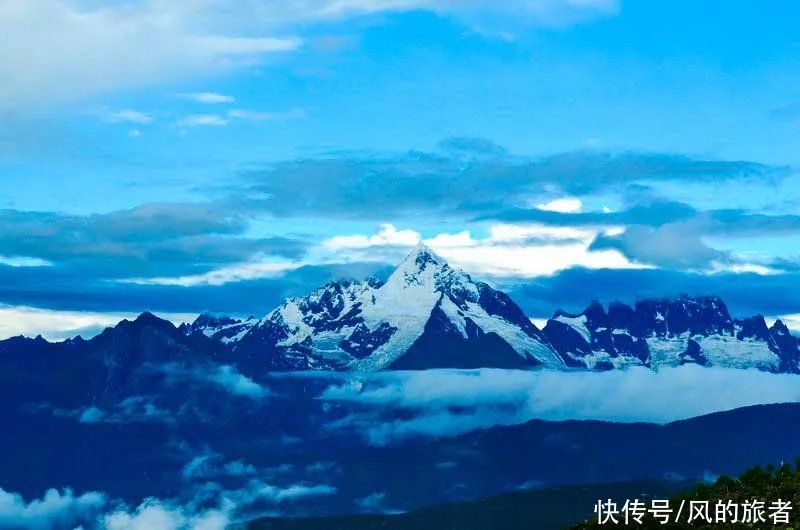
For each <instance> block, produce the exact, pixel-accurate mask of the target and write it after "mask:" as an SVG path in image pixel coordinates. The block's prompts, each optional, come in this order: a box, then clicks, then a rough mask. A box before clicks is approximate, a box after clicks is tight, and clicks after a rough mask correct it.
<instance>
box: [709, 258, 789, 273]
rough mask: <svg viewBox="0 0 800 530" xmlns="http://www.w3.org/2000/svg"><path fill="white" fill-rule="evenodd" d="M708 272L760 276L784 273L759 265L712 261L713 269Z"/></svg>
mask: <svg viewBox="0 0 800 530" xmlns="http://www.w3.org/2000/svg"><path fill="white" fill-rule="evenodd" d="M707 272H709V273H711V274H716V273H724V272H732V273H734V274H758V275H759V276H772V275H774V274H782V273H783V271H780V270H778V269H774V268H772V267H768V266H766V265H761V264H759V263H721V262H719V261H712V262H711V269H710V270H709V271H707Z"/></svg>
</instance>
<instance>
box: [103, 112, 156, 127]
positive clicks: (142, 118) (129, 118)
mask: <svg viewBox="0 0 800 530" xmlns="http://www.w3.org/2000/svg"><path fill="white" fill-rule="evenodd" d="M104 118H105V120H106V121H107V122H109V123H121V122H128V123H138V124H140V125H146V124H148V123H153V117H152V116H151V115H150V114H146V113H144V112H139V111H138V110H132V109H122V110H115V111H110V112H107V113H106V114H105V115H104Z"/></svg>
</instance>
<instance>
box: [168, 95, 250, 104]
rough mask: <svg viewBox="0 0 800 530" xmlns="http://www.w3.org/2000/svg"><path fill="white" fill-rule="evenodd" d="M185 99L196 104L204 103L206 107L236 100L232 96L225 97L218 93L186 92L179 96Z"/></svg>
mask: <svg viewBox="0 0 800 530" xmlns="http://www.w3.org/2000/svg"><path fill="white" fill-rule="evenodd" d="M181 96H182V97H184V98H186V99H191V100H192V101H196V102H197V103H204V104H206V105H216V104H220V103H234V102H235V101H236V98H234V97H233V96H226V95H225V94H220V93H218V92H187V93H184V94H181Z"/></svg>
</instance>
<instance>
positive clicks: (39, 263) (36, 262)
mask: <svg viewBox="0 0 800 530" xmlns="http://www.w3.org/2000/svg"><path fill="white" fill-rule="evenodd" d="M0 264H2V265H8V266H9V267H50V266H52V265H53V264H52V263H51V262H49V261H47V260H44V259H41V258H34V257H30V256H2V255H0Z"/></svg>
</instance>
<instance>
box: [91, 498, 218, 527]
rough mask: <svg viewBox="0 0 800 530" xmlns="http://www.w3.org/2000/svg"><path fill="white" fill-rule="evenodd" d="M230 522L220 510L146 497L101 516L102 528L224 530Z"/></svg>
mask: <svg viewBox="0 0 800 530" xmlns="http://www.w3.org/2000/svg"><path fill="white" fill-rule="evenodd" d="M229 524H230V520H229V516H228V514H227V513H226V512H225V511H222V510H207V511H204V512H201V513H199V514H192V513H188V512H187V510H185V509H183V508H181V507H176V506H172V505H170V504H167V503H163V502H161V501H159V500H156V499H148V500H146V501H145V502H143V503H142V504H141V505H140V506H138V507H137V508H136V509H135V510H133V511H131V512H128V511H126V510H124V509H119V510H117V511H114V512H112V513H110V514H108V515H106V516H105V517H104V519H103V527H104V529H105V530H224V529H225V528H227V527H228V525H229Z"/></svg>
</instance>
